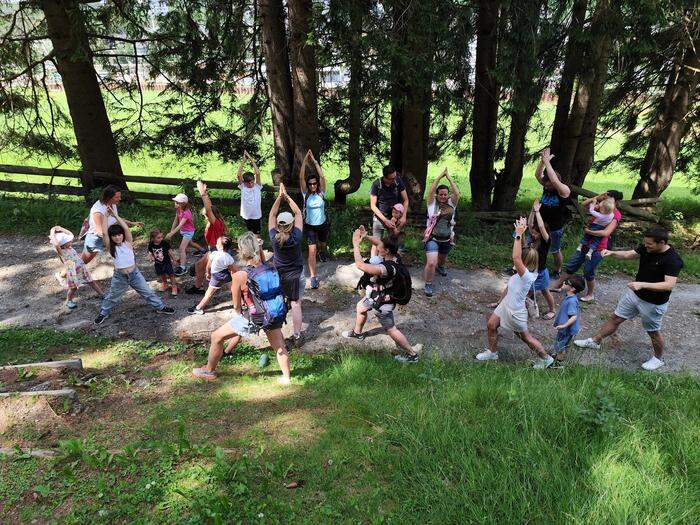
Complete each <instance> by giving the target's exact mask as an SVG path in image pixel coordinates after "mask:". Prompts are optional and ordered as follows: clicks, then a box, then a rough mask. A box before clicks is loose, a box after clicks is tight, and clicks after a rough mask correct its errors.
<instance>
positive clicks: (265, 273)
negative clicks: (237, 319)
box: [245, 262, 287, 331]
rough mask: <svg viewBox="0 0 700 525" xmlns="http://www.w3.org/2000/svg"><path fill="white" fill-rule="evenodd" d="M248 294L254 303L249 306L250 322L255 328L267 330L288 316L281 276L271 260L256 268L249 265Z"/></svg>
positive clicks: (247, 269) (247, 270)
mask: <svg viewBox="0 0 700 525" xmlns="http://www.w3.org/2000/svg"><path fill="white" fill-rule="evenodd" d="M245 271H246V273H247V274H248V283H247V284H248V294H249V295H250V298H251V299H252V301H253V305H252V306H250V307H249V308H248V323H249V324H250V327H251V328H253V329H255V330H258V331H259V330H265V329H267V328H268V327H269V326H270V325H272V324H273V323H275V322H278V321H279V319H280V318H282V319H284V318H285V317H286V316H287V306H286V305H285V303H284V296H283V295H282V288H281V287H280V276H279V274H278V273H277V270H276V269H275V268H274V267H273V266H272V264H271V263H270V262H265V263H263V264H262V265H260V266H258V267H256V268H254V267H252V266H247V267H246V269H245Z"/></svg>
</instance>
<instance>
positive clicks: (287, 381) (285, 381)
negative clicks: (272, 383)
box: [277, 376, 292, 386]
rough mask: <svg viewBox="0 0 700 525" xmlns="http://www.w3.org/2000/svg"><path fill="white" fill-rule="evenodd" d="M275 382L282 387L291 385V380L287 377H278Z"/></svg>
mask: <svg viewBox="0 0 700 525" xmlns="http://www.w3.org/2000/svg"><path fill="white" fill-rule="evenodd" d="M277 382H278V383H279V384H280V385H284V386H288V385H291V384H292V380H291V379H289V378H288V377H284V376H281V377H278V378H277Z"/></svg>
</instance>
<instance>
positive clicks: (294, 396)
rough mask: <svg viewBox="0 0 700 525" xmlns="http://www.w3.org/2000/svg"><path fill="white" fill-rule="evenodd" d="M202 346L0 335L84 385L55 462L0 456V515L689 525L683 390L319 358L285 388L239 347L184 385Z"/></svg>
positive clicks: (689, 392) (694, 425)
mask: <svg viewBox="0 0 700 525" xmlns="http://www.w3.org/2000/svg"><path fill="white" fill-rule="evenodd" d="M205 352H206V349H205V348H204V347H203V346H201V345H183V344H176V345H174V346H170V347H168V346H165V345H162V344H161V343H154V342H149V341H131V340H122V341H109V340H104V339H95V338H92V337H88V336H85V335H82V334H79V333H58V332H52V331H48V330H28V329H6V330H3V331H1V332H0V362H1V363H5V362H7V361H10V360H11V361H13V362H17V361H24V360H30V359H40V358H43V357H46V356H49V355H50V356H52V357H54V358H59V357H61V356H68V355H75V356H81V357H82V358H83V360H84V363H85V366H86V367H87V368H89V369H91V370H92V371H95V372H97V373H98V374H99V376H98V378H97V379H96V380H95V381H94V382H92V383H91V386H84V387H76V388H77V389H78V390H79V395H80V398H81V401H82V402H83V403H84V404H85V406H86V410H85V412H84V413H83V414H82V415H81V416H80V417H77V418H70V417H68V416H66V418H67V420H68V424H67V425H65V426H63V427H61V428H60V429H59V430H57V431H56V432H57V433H58V435H59V437H61V438H62V441H61V447H60V450H61V457H60V458H59V459H56V460H45V459H33V458H25V457H14V458H12V459H9V458H5V459H0V521H2V522H5V523H7V522H10V521H12V522H14V521H17V522H30V521H31V520H37V521H38V522H53V521H58V522H62V523H132V522H138V523H282V522H287V523H289V522H292V523H329V522H338V523H472V522H490V523H503V522H514V523H523V522H537V523H562V522H575V523H587V524H588V523H642V522H643V523H697V516H698V515H699V513H700V389H699V388H698V386H699V385H698V382H697V379H695V378H691V377H683V376H668V375H650V374H644V373H641V372H640V373H623V372H619V371H613V370H604V369H600V368H594V367H586V368H583V367H577V366H574V367H570V368H566V369H564V370H560V371H547V372H544V373H542V372H537V371H534V370H532V369H529V368H526V367H523V366H508V365H503V364H486V365H483V364H482V365H481V366H480V365H477V364H472V363H471V362H467V363H464V362H438V361H425V362H422V363H420V364H418V365H415V366H402V365H399V364H397V363H395V362H394V361H393V360H391V359H390V358H389V357H388V356H387V355H372V354H357V353H350V352H345V351H338V352H336V353H333V354H329V355H325V356H314V357H308V356H300V355H294V356H293V376H294V382H293V385H292V387H289V388H284V387H281V386H278V385H277V383H276V382H275V381H274V379H273V378H274V376H275V372H271V371H269V370H266V371H265V372H262V371H260V370H259V369H258V367H257V357H258V355H259V354H258V352H256V351H253V350H252V349H244V351H242V352H241V353H240V355H238V356H237V357H236V358H235V359H233V360H232V361H227V362H224V364H223V365H222V369H221V372H222V374H221V378H220V380H219V381H218V382H215V383H200V382H197V381H196V380H194V379H192V378H191V377H190V376H189V370H190V368H191V367H192V366H193V365H194V364H195V363H199V362H202V360H203V359H204V356H205ZM271 368H276V367H275V366H272V367H271ZM125 378H126V379H125ZM137 378H141V379H144V378H145V379H146V380H147V381H148V382H149V384H150V386H147V387H146V388H139V387H136V386H134V385H135V384H137V383H135V381H136V379H137ZM29 427H31V425H28V426H25V427H24V428H20V429H11V430H9V431H6V432H5V434H4V435H2V436H1V437H2V439H3V440H4V441H5V442H7V441H14V442H22V443H24V444H27V443H31V442H32V439H33V434H32V432H31V428H29ZM107 448H118V449H122V450H123V452H120V453H109V452H107ZM294 482H296V483H297V484H298V485H299V488H286V487H287V486H291V485H290V484H291V483H294Z"/></svg>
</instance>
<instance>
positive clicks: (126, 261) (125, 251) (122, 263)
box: [114, 242, 136, 270]
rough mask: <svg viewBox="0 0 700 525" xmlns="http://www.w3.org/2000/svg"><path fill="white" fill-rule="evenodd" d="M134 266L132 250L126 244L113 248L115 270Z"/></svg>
mask: <svg viewBox="0 0 700 525" xmlns="http://www.w3.org/2000/svg"><path fill="white" fill-rule="evenodd" d="M135 265H136V260H135V259H134V250H132V249H131V246H129V245H128V244H127V243H126V242H123V243H121V244H117V245H115V246H114V267H115V268H116V269H117V270H121V269H123V268H131V267H132V266H135Z"/></svg>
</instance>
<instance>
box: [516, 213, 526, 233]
mask: <svg viewBox="0 0 700 525" xmlns="http://www.w3.org/2000/svg"><path fill="white" fill-rule="evenodd" d="M513 226H515V233H517V234H518V235H522V234H523V233H525V230H527V221H526V220H525V218H524V217H520V218H519V219H518V220H517V221H515V224H513Z"/></svg>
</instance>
